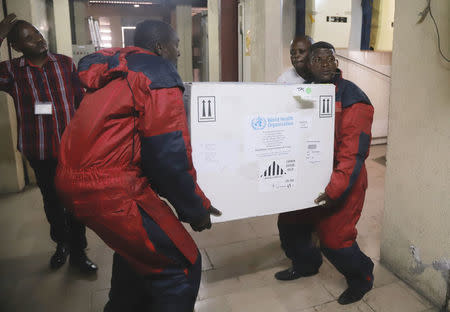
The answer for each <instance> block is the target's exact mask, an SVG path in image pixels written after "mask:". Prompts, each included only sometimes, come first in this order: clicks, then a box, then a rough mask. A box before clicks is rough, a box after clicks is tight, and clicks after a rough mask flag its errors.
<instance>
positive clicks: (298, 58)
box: [291, 36, 313, 79]
mask: <svg viewBox="0 0 450 312" xmlns="http://www.w3.org/2000/svg"><path fill="white" fill-rule="evenodd" d="M312 43H313V40H312V39H311V37H309V36H299V37H295V38H294V40H292V43H291V63H292V66H294V68H295V70H296V72H297V73H298V74H299V75H300V76H301V77H303V78H304V79H306V78H307V76H308V74H307V67H306V63H307V59H308V53H309V48H310V47H311V44H312Z"/></svg>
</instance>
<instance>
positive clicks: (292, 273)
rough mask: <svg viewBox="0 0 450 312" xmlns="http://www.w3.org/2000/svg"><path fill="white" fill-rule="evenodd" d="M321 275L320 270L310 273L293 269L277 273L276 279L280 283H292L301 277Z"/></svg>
mask: <svg viewBox="0 0 450 312" xmlns="http://www.w3.org/2000/svg"><path fill="white" fill-rule="evenodd" d="M317 273H319V270H316V271H314V272H309V273H303V272H297V271H296V270H294V268H293V267H290V268H289V269H286V270H283V271H280V272H277V273H275V278H276V279H277V280H279V281H292V280H295V279H297V278H300V277H307V276H313V275H316V274H317Z"/></svg>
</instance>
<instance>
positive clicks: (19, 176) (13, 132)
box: [0, 0, 25, 194]
mask: <svg viewBox="0 0 450 312" xmlns="http://www.w3.org/2000/svg"><path fill="white" fill-rule="evenodd" d="M0 5H3V0H2V1H0ZM3 17H4V16H3V10H0V19H3ZM7 59H8V49H7V45H6V40H5V41H4V42H3V44H2V46H1V49H0V61H6V60H7ZM16 127H17V122H16V116H15V109H14V103H13V101H12V98H11V97H10V96H9V95H8V94H7V93H5V92H0V151H1V152H0V177H1V178H0V194H3V193H11V192H17V191H20V190H21V189H23V187H24V186H25V180H24V171H23V165H22V157H21V155H20V153H19V152H18V151H17V149H16V144H17V143H16V142H17V128H16Z"/></svg>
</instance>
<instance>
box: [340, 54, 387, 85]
mask: <svg viewBox="0 0 450 312" xmlns="http://www.w3.org/2000/svg"><path fill="white" fill-rule="evenodd" d="M336 55H337V56H338V57H342V58H343V59H345V60H347V61H350V62H352V63H355V64H357V65H360V66H362V67H365V68H367V69H370V70H371V71H374V72H376V73H378V74H380V75H383V76H385V77H388V78H389V79H391V76H389V75H386V74H385V73H383V72H380V71H378V70H376V69H373V68H372V67H369V66H367V65H364V64H361V63H359V62H357V61H355V60H352V59H351V58H348V57H346V56H343V55H340V54H336Z"/></svg>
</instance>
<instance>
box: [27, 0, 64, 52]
mask: <svg viewBox="0 0 450 312" xmlns="http://www.w3.org/2000/svg"><path fill="white" fill-rule="evenodd" d="M33 3H34V1H33ZM53 10H54V13H55V15H54V16H55V36H56V51H57V53H59V54H64V55H67V56H70V57H72V36H71V30H70V12H69V0H53Z"/></svg>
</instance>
